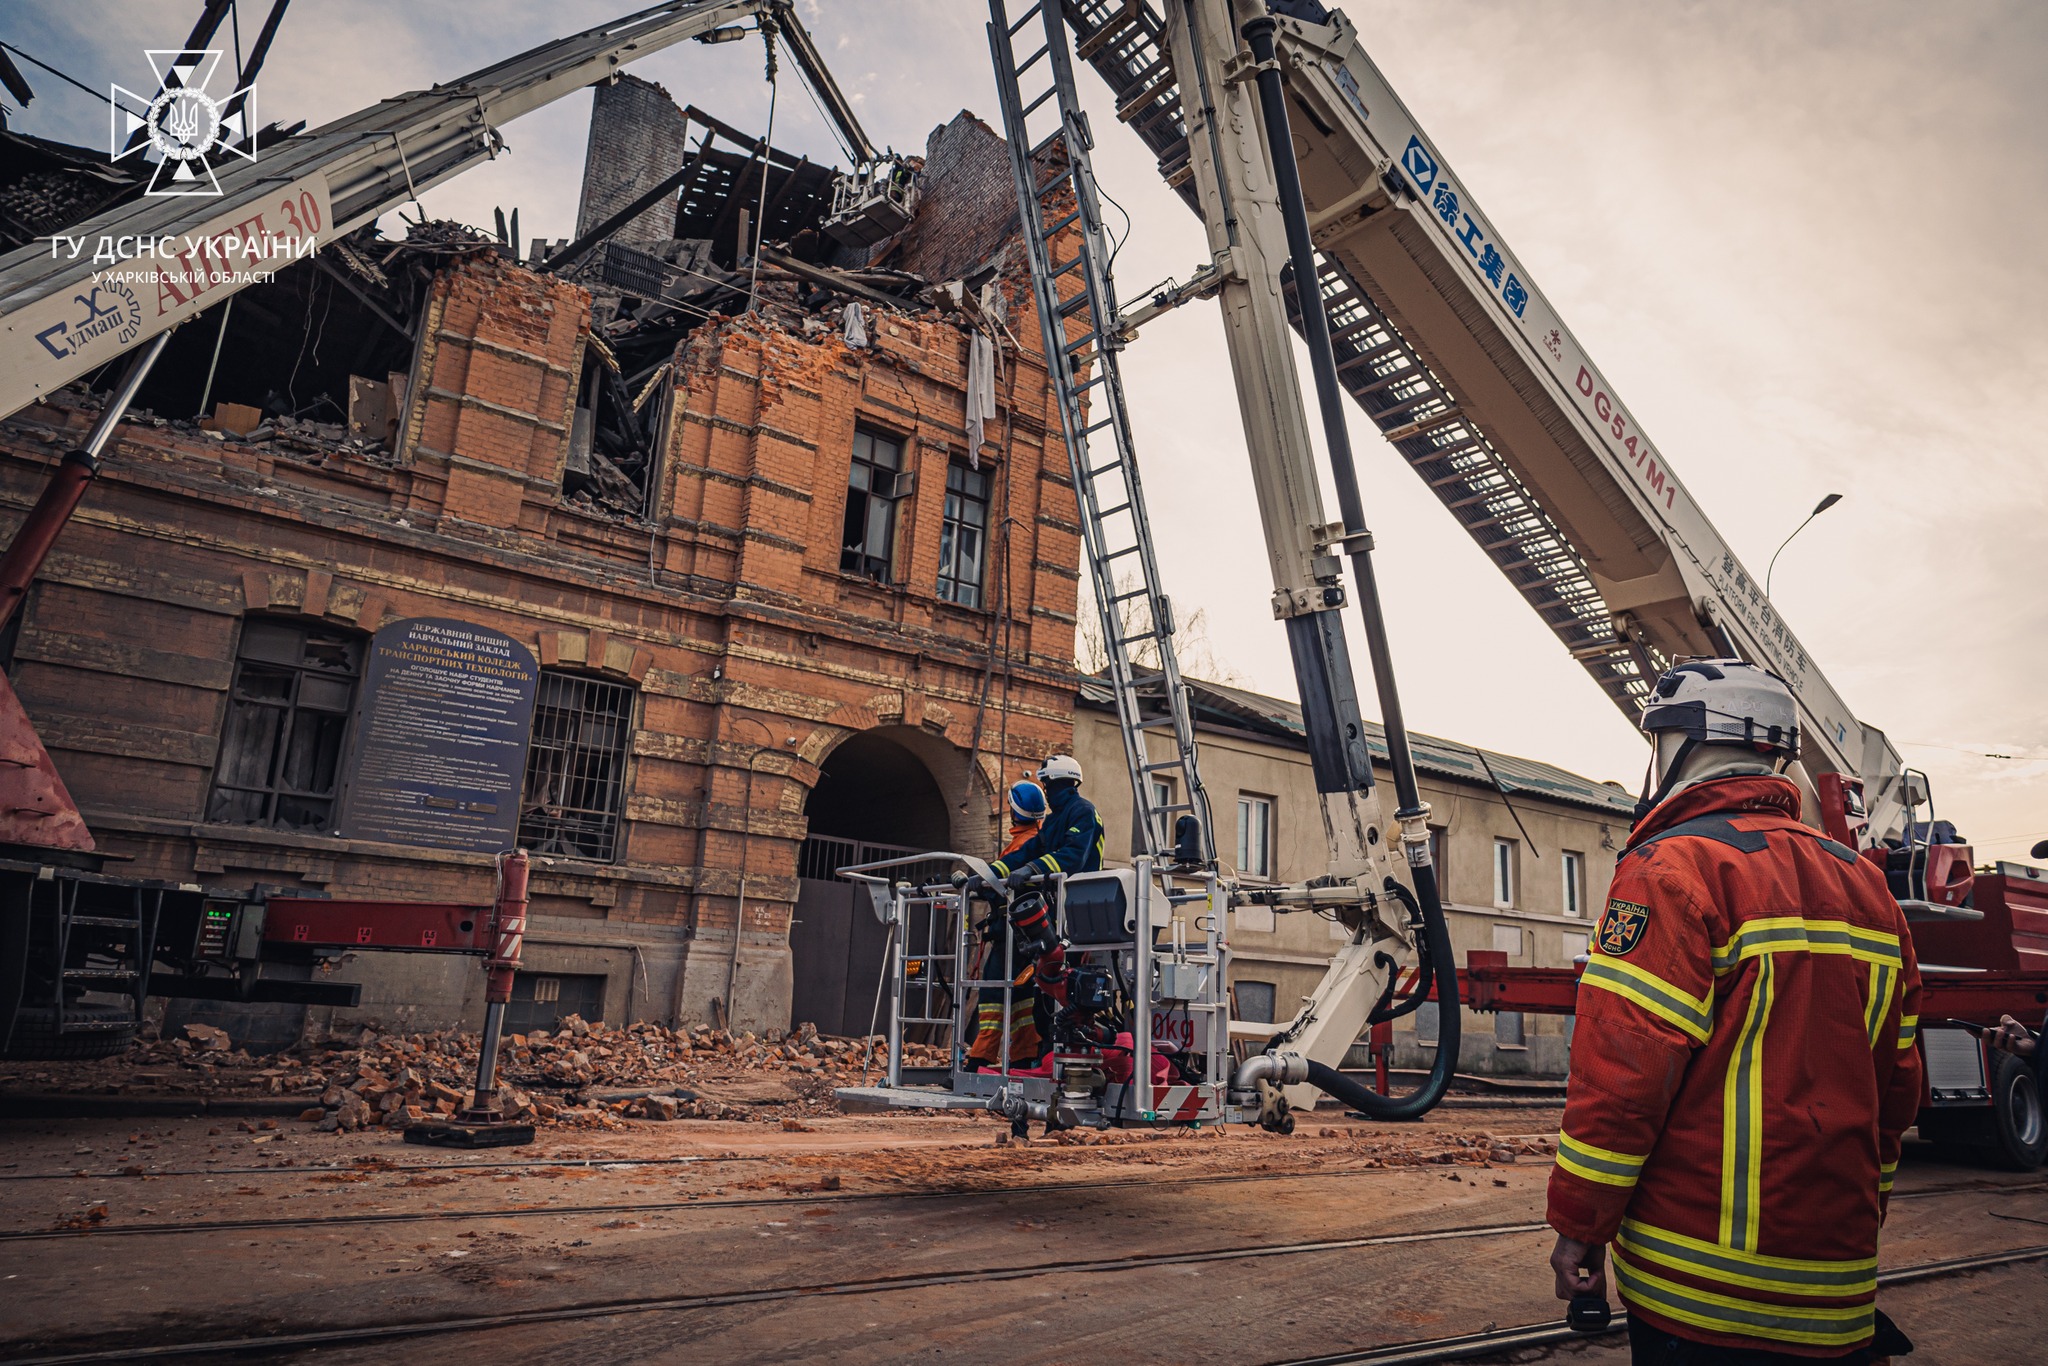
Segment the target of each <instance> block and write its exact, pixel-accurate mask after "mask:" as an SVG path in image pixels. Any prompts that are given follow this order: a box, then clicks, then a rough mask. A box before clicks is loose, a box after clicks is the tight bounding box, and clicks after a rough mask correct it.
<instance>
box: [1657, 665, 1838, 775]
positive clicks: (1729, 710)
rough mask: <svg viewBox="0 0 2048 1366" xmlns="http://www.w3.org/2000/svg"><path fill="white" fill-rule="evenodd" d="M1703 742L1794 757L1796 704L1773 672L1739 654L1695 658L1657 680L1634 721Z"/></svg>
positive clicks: (1661, 733) (1796, 754)
mask: <svg viewBox="0 0 2048 1366" xmlns="http://www.w3.org/2000/svg"><path fill="white" fill-rule="evenodd" d="M1639 724H1640V725H1641V726H1642V728H1643V730H1644V731H1645V732H1646V733H1648V734H1649V735H1651V736H1656V737H1661V736H1664V735H1666V734H1672V733H1676V734H1678V735H1682V736H1684V737H1685V738H1686V739H1688V740H1692V741H1694V742H1696V743H1698V744H1703V745H1749V746H1752V747H1754V748H1755V749H1757V750H1758V751H1760V752H1776V753H1781V754H1783V755H1784V756H1785V757H1786V758H1788V759H1796V758H1798V757H1799V709H1798V707H1797V706H1795V705H1794V703H1793V701H1792V690H1791V689H1790V688H1788V687H1786V686H1785V684H1784V681H1783V680H1782V679H1780V678H1779V677H1778V676H1777V675H1776V674H1774V673H1770V672H1769V671H1767V670H1764V669H1759V668H1758V667H1757V666H1756V665H1754V664H1750V663H1746V662H1744V661H1743V660H1740V659H1695V660H1692V661H1690V662H1688V663H1685V664H1680V665H1678V666H1677V667H1676V668H1674V669H1671V670H1669V671H1668V672H1666V673H1665V675H1664V676H1663V677H1662V678H1660V679H1658V680H1657V686H1656V688H1655V689H1653V690H1652V691H1651V693H1650V700H1649V701H1648V702H1646V703H1645V704H1644V705H1643V717H1642V720H1641V722H1640V723H1639Z"/></svg>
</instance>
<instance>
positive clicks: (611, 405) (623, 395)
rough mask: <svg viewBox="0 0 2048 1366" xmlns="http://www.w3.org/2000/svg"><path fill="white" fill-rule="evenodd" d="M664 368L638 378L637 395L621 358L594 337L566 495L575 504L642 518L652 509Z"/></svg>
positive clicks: (572, 434)
mask: <svg viewBox="0 0 2048 1366" xmlns="http://www.w3.org/2000/svg"><path fill="white" fill-rule="evenodd" d="M663 373H664V367H662V366H660V365H656V366H653V367H650V369H649V372H648V373H647V374H646V375H644V376H639V377H638V378H639V379H640V380H641V387H640V391H639V393H638V394H637V395H636V394H635V393H633V392H632V391H631V390H629V389H628V388H627V387H626V386H627V380H626V376H625V375H624V374H622V373H621V372H620V369H619V360H618V357H617V356H616V355H615V354H614V353H613V351H612V349H611V348H610V347H609V346H607V345H605V343H604V341H603V339H602V338H600V337H598V336H597V335H596V334H594V333H593V334H592V335H591V337H590V339H589V345H588V346H586V347H585V349H584V353H583V379H582V383H581V386H580V387H579V388H578V390H577V399H576V411H575V413H574V415H573V418H572V421H571V425H570V428H569V458H568V460H567V461H566V462H565V464H564V465H563V470H562V493H563V496H564V497H566V498H568V499H569V500H570V501H571V502H576V503H582V504H587V505H592V506H596V507H600V508H603V509H606V510H608V511H612V512H623V513H629V514H634V515H638V514H639V513H640V512H641V511H642V510H643V509H644V508H645V507H646V506H647V495H648V493H649V491H650V480H651V477H652V475H653V472H654V422H655V419H656V417H657V416H658V413H657V410H658V408H659V406H660V405H659V404H657V403H655V402H654V394H655V392H656V390H657V389H659V387H660V380H661V379H662V378H663Z"/></svg>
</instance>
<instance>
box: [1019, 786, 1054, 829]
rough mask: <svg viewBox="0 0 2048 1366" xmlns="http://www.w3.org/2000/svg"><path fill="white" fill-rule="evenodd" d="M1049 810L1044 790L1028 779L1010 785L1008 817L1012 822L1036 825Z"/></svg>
mask: <svg viewBox="0 0 2048 1366" xmlns="http://www.w3.org/2000/svg"><path fill="white" fill-rule="evenodd" d="M1049 809H1050V808H1049V807H1047V805H1046V801H1045V789H1044V788H1042V787H1040V786H1039V785H1038V784H1037V783H1034V782H1032V781H1031V780H1030V779H1029V778H1024V779H1021V780H1019V781H1017V782H1014V783H1011V784H1010V817H1011V819H1012V820H1019V821H1026V822H1029V823H1032V824H1036V823H1037V822H1039V821H1042V820H1044V819H1045V813H1046V811H1047V810H1049Z"/></svg>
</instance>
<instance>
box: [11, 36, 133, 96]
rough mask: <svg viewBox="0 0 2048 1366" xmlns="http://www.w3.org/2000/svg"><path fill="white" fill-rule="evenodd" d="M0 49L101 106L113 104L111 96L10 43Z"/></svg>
mask: <svg viewBox="0 0 2048 1366" xmlns="http://www.w3.org/2000/svg"><path fill="white" fill-rule="evenodd" d="M0 47H4V48H6V49H7V50H8V51H9V52H12V53H13V54H14V55H15V56H17V57H19V58H21V59H22V60H23V61H24V62H28V63H30V64H31V65H33V66H39V67H41V68H42V69H43V70H45V71H47V72H49V73H50V74H51V75H52V76H55V77H56V78H57V79H58V80H60V81H69V82H70V83H71V84H72V85H75V86H77V87H78V88H79V89H80V90H83V91H84V92H85V93H86V94H88V95H90V96H92V97H93V98H94V99H96V100H98V101H99V102H100V103H101V104H113V103H114V101H113V99H112V97H111V96H108V95H103V94H101V93H100V92H99V91H97V90H95V89H93V88H92V87H91V86H89V85H87V84H86V83H85V82H84V81H81V80H79V79H78V78H77V77H76V76H67V75H66V74H65V73H63V72H62V71H59V70H58V69H57V68H56V67H54V66H51V65H50V64H49V63H48V62H46V61H44V60H43V59H42V58H40V57H31V56H29V55H28V54H27V53H26V52H23V51H22V50H21V49H20V48H18V47H16V46H15V45H14V44H12V43H7V42H0ZM114 107H115V108H117V109H118V108H120V106H119V105H114Z"/></svg>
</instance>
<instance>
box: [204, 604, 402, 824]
mask: <svg viewBox="0 0 2048 1366" xmlns="http://www.w3.org/2000/svg"><path fill="white" fill-rule="evenodd" d="M362 662H363V642H362V637H360V636H358V635H354V634H352V633H348V632H343V631H337V630H333V629H331V628H328V627H325V626H318V625H311V624H305V625H302V624H300V623H297V622H288V621H268V620H264V619H262V618H252V619H251V620H249V621H248V622H246V623H244V625H243V627H242V643H241V647H240V649H239V650H237V652H236V657H235V676H234V681H233V682H232V683H231V684H230V685H229V690H228V716H227V725H226V727H225V728H224V729H223V730H222V732H221V737H220V754H219V757H218V759H217V760H216V761H215V764H214V769H213V791H212V793H211V794H210V795H209V796H208V798H207V803H206V818H207V819H208V820H209V821H225V822H229V823H232V824H236V825H267V826H271V827H274V828H276V829H279V830H314V831H318V830H326V829H328V828H329V827H330V826H331V825H332V824H333V817H334V798H335V793H336V788H337V787H338V785H339V777H340V772H341V755H342V743H343V741H344V739H345V738H346V737H347V734H348V719H349V713H350V712H351V711H352V710H353V709H354V707H355V697H356V681H357V679H358V678H359V677H360V676H361V674H362Z"/></svg>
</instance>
